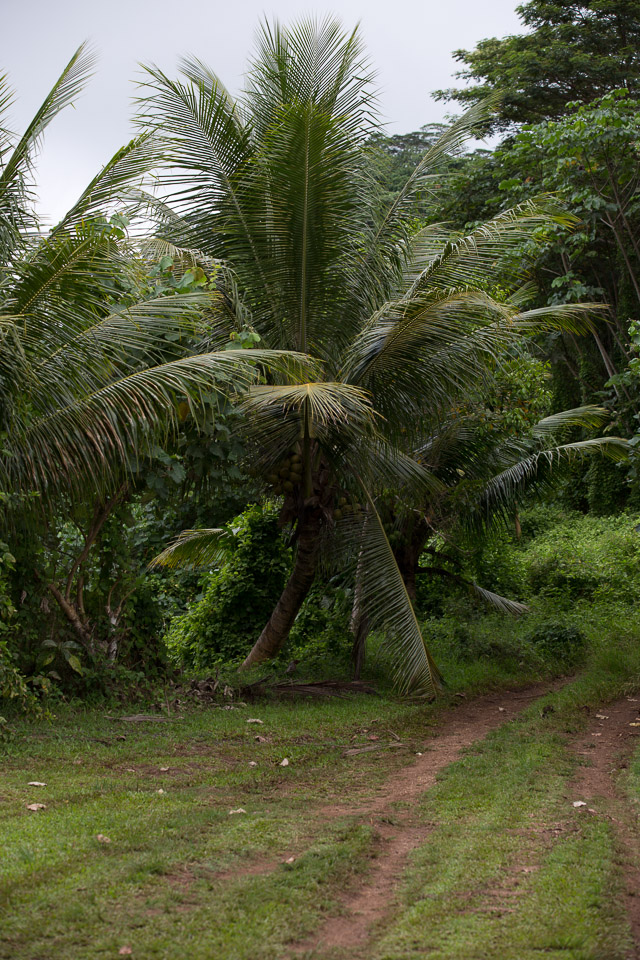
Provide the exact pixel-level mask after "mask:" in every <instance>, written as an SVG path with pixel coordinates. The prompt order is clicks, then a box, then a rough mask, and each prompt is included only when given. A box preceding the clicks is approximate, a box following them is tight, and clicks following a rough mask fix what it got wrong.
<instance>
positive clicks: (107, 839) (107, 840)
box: [96, 833, 111, 843]
mask: <svg viewBox="0 0 640 960" xmlns="http://www.w3.org/2000/svg"><path fill="white" fill-rule="evenodd" d="M96 840H97V841H98V843H111V837H105V835H104V833H99V834H98V835H97V837H96Z"/></svg>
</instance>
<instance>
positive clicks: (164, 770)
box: [160, 767, 169, 773]
mask: <svg viewBox="0 0 640 960" xmlns="http://www.w3.org/2000/svg"><path fill="white" fill-rule="evenodd" d="M168 769H169V767H160V773H166V772H167V770H168Z"/></svg>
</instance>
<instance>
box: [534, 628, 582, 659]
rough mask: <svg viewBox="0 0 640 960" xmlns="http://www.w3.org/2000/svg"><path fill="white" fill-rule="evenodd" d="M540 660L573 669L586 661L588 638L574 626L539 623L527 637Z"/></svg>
mask: <svg viewBox="0 0 640 960" xmlns="http://www.w3.org/2000/svg"><path fill="white" fill-rule="evenodd" d="M526 639H527V640H528V641H529V643H531V645H532V647H533V648H534V650H535V651H536V652H537V653H538V654H539V656H540V658H541V659H542V660H543V661H545V662H546V663H549V664H557V665H559V666H560V665H561V666H567V667H573V666H576V665H577V664H578V663H580V662H581V661H582V660H584V658H585V655H586V652H587V638H586V636H585V635H584V633H583V632H582V631H581V630H579V629H578V627H576V626H575V625H573V624H567V623H562V622H560V621H558V620H547V621H543V622H542V623H538V624H537V625H536V626H535V627H534V628H533V629H532V630H530V631H529V633H528V634H527V635H526Z"/></svg>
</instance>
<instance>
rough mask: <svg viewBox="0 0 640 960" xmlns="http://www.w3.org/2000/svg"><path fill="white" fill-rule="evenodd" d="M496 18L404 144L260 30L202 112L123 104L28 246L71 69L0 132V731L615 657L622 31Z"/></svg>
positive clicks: (639, 370) (327, 51)
mask: <svg viewBox="0 0 640 960" xmlns="http://www.w3.org/2000/svg"><path fill="white" fill-rule="evenodd" d="M519 12H520V15H521V18H522V21H523V25H524V27H526V28H527V32H526V33H523V34H522V35H519V36H514V37H508V38H505V39H503V40H496V39H488V40H484V41H482V42H481V43H480V44H479V45H478V47H477V48H476V50H474V51H459V52H458V53H457V54H456V56H457V57H458V59H459V60H460V61H461V62H462V63H463V65H464V68H465V69H464V70H463V72H462V73H461V74H460V76H461V77H463V78H465V79H466V80H472V81H475V84H471V85H469V84H468V85H467V86H465V87H464V88H463V89H460V90H449V91H440V92H439V93H438V96H439V97H441V98H443V99H448V100H449V101H458V102H461V103H463V104H465V105H468V104H471V106H470V108H469V109H468V110H467V112H466V113H465V114H463V116H462V117H461V118H459V119H458V120H456V121H455V122H453V123H452V124H445V123H443V124H442V125H429V126H425V127H423V128H422V129H421V130H418V131H415V132H413V133H409V134H406V135H396V136H392V137H389V136H387V135H386V134H385V133H384V131H383V130H382V129H381V127H380V125H379V123H378V121H377V120H376V119H375V117H374V115H373V111H374V100H373V96H374V88H375V84H374V78H373V72H372V70H371V67H370V65H369V63H368V61H367V58H366V55H365V52H364V50H363V48H362V44H361V41H360V38H359V35H358V32H357V31H356V32H354V33H352V34H349V33H345V32H343V30H342V28H341V27H340V25H339V24H338V23H336V22H335V21H333V20H331V19H326V20H324V21H320V22H312V21H302V22H300V23H298V24H296V25H294V26H292V27H290V28H288V29H284V28H282V27H280V26H278V25H275V24H274V25H271V24H267V23H265V24H264V25H263V27H262V29H261V31H260V33H259V35H258V41H257V46H256V50H255V52H254V55H253V59H252V61H251V65H250V67H249V70H248V73H247V79H246V87H245V91H244V93H243V94H242V95H241V96H240V97H239V98H238V101H237V102H234V101H233V100H232V98H231V97H230V96H229V94H228V93H227V91H226V89H225V88H224V87H223V86H222V83H221V81H219V80H218V78H217V77H216V75H215V74H214V73H213V72H212V71H211V70H210V69H209V68H208V67H206V66H205V65H204V64H202V63H200V62H199V61H193V60H186V61H184V63H183V64H182V72H181V75H180V77H179V78H178V79H172V78H170V77H167V76H166V75H165V74H163V73H162V72H161V71H160V70H158V69H156V68H148V70H147V75H146V80H145V83H144V84H143V87H142V91H141V96H142V99H141V102H140V107H139V109H140V115H139V118H138V123H139V127H140V132H139V134H138V135H137V136H136V138H134V139H133V140H132V141H131V143H130V144H128V145H127V146H126V147H124V148H123V149H122V150H120V151H119V152H118V153H117V154H116V155H115V157H114V158H113V159H112V160H111V161H110V162H109V163H108V164H107V165H106V166H105V167H104V169H103V170H102V171H101V172H100V174H99V175H98V176H97V177H96V178H95V180H94V181H93V182H92V183H91V184H89V185H88V187H87V188H86V190H85V191H84V192H83V193H82V194H81V196H80V199H79V200H78V202H77V204H76V205H75V206H74V207H73V209H72V210H71V211H70V212H69V213H68V214H67V215H66V217H65V218H64V219H63V220H62V221H61V223H60V224H58V225H56V226H55V227H54V228H53V229H50V230H45V229H44V228H43V227H42V225H40V224H39V223H38V222H37V217H36V214H35V208H34V203H33V197H34V191H35V184H34V182H33V159H34V157H35V156H36V155H37V152H38V151H39V149H40V147H41V143H42V139H43V135H44V132H45V129H46V127H47V125H48V124H49V123H50V122H51V121H52V120H54V119H55V116H56V115H57V114H58V113H59V112H60V111H61V110H62V109H64V108H65V107H66V106H68V105H69V104H70V103H72V101H73V98H74V97H75V96H76V95H77V93H78V92H79V90H80V89H81V88H82V86H83V85H84V83H85V82H86V80H87V77H88V75H89V72H90V69H91V66H92V63H91V57H90V56H89V54H88V53H87V51H86V50H85V49H84V48H81V49H80V50H79V51H78V52H77V53H76V54H75V55H74V57H73V58H72V60H71V62H70V63H69V64H68V66H67V67H66V68H65V70H64V71H63V73H62V75H61V77H60V80H59V81H58V83H57V84H56V85H55V87H54V88H53V89H52V91H51V92H50V93H49V94H48V96H47V98H46V100H45V102H44V104H43V106H42V108H41V109H40V110H39V111H38V113H37V115H36V117H35V118H34V120H33V122H32V124H31V125H30V126H29V128H28V129H27V131H26V132H25V133H24V135H23V136H21V137H14V136H13V135H11V134H10V133H9V132H8V131H7V129H6V127H5V124H4V122H3V121H1V120H0V138H2V142H1V143H0V336H1V337H2V358H1V360H0V417H1V420H2V423H1V425H0V470H1V481H0V484H1V485H0V500H1V503H2V523H3V531H2V540H1V542H0V705H1V709H0V713H2V714H3V715H4V716H5V717H10V716H11V715H12V714H13V713H15V712H16V711H18V710H26V711H31V712H35V713H37V712H42V711H43V710H44V711H47V710H50V709H52V705H55V703H56V702H57V701H59V700H61V699H65V700H69V699H74V698H81V699H87V698H88V699H96V698H100V697H104V696H110V697H111V696H120V697H127V696H146V695H149V696H152V690H153V687H154V685H157V684H161V683H164V682H165V681H166V680H168V679H171V680H178V679H181V680H183V679H185V678H186V680H188V679H189V678H191V677H192V676H196V675H208V674H211V673H213V672H216V673H220V672H222V675H224V676H225V678H227V681H228V682H229V683H233V682H236V680H234V678H235V677H236V676H237V675H236V671H237V668H238V667H240V666H242V665H243V663H244V665H245V667H247V666H248V667H250V666H252V665H253V664H260V663H261V662H262V661H264V660H266V659H270V660H271V661H272V663H271V664H269V665H267V666H266V667H262V668H261V669H262V670H266V671H267V673H268V674H269V675H270V676H281V675H286V674H285V670H286V669H287V668H289V669H291V670H295V671H297V675H298V676H308V677H321V676H326V675H334V676H342V677H350V676H354V675H355V676H356V677H360V676H363V675H364V676H367V675H370V676H375V677H376V678H377V679H378V680H379V681H380V682H387V680H389V681H391V680H392V681H393V682H395V684H396V688H397V689H399V690H400V691H403V692H412V693H414V694H417V695H427V696H432V695H433V694H434V693H436V692H437V691H438V688H439V686H440V684H441V683H442V682H443V681H444V682H446V679H447V677H446V674H447V664H448V663H451V662H452V661H456V662H460V663H463V664H464V669H468V670H469V671H471V672H472V671H473V664H474V662H477V661H482V660H486V659H487V658H494V659H495V661H496V664H497V666H496V670H498V669H499V666H498V664H499V662H500V660H501V659H502V660H504V659H505V658H506V659H507V660H509V661H510V662H513V661H516V662H517V663H521V664H522V668H523V670H526V669H527V665H528V664H529V665H530V664H532V663H535V664H537V665H538V666H539V665H540V664H541V663H542V664H544V665H546V667H548V669H549V671H550V672H553V671H554V670H556V671H557V670H558V669H571V668H573V667H575V666H576V665H578V664H579V663H580V662H581V658H582V657H584V655H585V649H586V645H587V644H588V643H591V642H593V635H594V624H598V625H599V628H600V629H601V636H602V637H603V638H606V637H607V636H608V635H611V631H612V630H613V629H616V630H618V631H624V632H625V633H628V634H629V635H633V636H638V635H640V623H638V622H637V620H638V616H637V613H636V611H635V600H636V597H637V595H638V588H639V587H640V564H639V562H638V561H639V560H640V532H639V531H640V516H639V515H638V511H639V510H640V476H639V470H640V460H639V457H640V413H639V411H640V354H639V350H640V323H639V322H638V320H637V319H636V318H637V316H638V309H639V307H640V239H639V238H640V204H639V203H638V184H639V174H640V148H639V144H640V104H639V101H638V90H639V89H640V88H639V86H638V70H639V67H638V55H637V38H638V35H639V33H640V2H638V0H590V2H586V0H585V2H580V3H573V2H571V3H569V2H545V3H541V2H539V0H530V2H529V3H526V4H524V5H523V6H522V7H520V8H519ZM318 50H320V51H321V52H322V56H318ZM540 51H542V53H541V52H540ZM320 65H323V66H320ZM11 98H12V94H11V91H10V88H9V86H8V81H7V80H6V78H5V79H3V80H2V86H1V87H0V109H2V111H3V113H4V114H7V113H8V111H9V109H10V105H11ZM486 131H489V132H491V133H493V135H494V139H495V138H496V137H497V136H499V137H500V138H501V139H500V141H499V142H498V143H497V144H496V145H495V147H493V148H492V149H487V148H483V149H472V150H469V149H468V148H467V146H466V144H467V143H468V141H469V139H470V138H471V137H472V136H476V137H477V136H479V135H480V134H481V133H482V132H486ZM151 174H153V176H154V180H155V182H156V183H157V184H159V193H156V194H155V195H154V194H153V193H152V192H150V191H149V189H148V184H149V177H150V175H151ZM150 225H151V227H150ZM626 441H628V442H626ZM438 665H440V666H438ZM363 671H364V673H363ZM367 671H368V673H367Z"/></svg>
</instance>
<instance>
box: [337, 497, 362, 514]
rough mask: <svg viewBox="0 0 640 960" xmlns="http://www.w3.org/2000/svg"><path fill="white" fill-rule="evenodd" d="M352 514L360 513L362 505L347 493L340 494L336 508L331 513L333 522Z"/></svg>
mask: <svg viewBox="0 0 640 960" xmlns="http://www.w3.org/2000/svg"><path fill="white" fill-rule="evenodd" d="M352 513H362V504H361V503H358V501H357V500H356V499H355V498H354V497H352V496H350V495H349V494H348V493H346V494H342V495H341V496H339V497H338V498H337V500H336V508H335V510H334V511H333V516H334V519H335V520H342V518H343V517H348V516H349V515H350V514H352Z"/></svg>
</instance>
